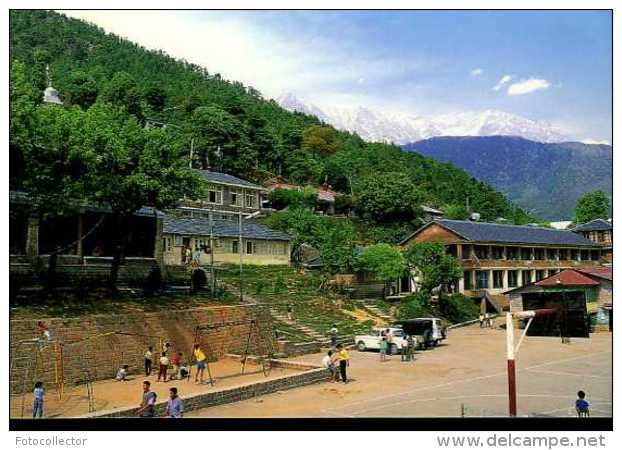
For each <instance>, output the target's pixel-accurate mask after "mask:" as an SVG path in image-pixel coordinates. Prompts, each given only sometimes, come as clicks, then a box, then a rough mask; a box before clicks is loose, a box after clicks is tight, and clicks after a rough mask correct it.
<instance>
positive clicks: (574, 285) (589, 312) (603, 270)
mask: <svg viewBox="0 0 622 450" xmlns="http://www.w3.org/2000/svg"><path fill="white" fill-rule="evenodd" d="M612 292H613V273H612V270H611V267H589V268H576V269H565V270H563V271H561V272H559V273H556V274H554V275H551V276H550V277H547V278H544V279H542V280H540V281H537V282H535V283H531V284H529V285H527V286H522V287H518V288H516V289H512V290H510V291H508V292H506V295H507V296H508V298H509V301H510V310H511V311H512V312H518V311H524V310H534V309H544V308H553V309H558V310H559V309H568V310H569V314H570V315H571V317H570V319H572V315H575V316H576V318H575V319H574V320H575V321H576V322H577V323H575V324H573V325H572V326H575V327H577V328H580V327H581V326H582V322H588V323H589V325H590V330H592V331H593V330H603V329H604V330H609V331H611V330H612V328H613V297H612Z"/></svg>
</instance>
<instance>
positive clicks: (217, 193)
mask: <svg viewBox="0 0 622 450" xmlns="http://www.w3.org/2000/svg"><path fill="white" fill-rule="evenodd" d="M207 202H208V203H216V204H218V205H222V188H218V187H210V188H209V189H208V191H207Z"/></svg>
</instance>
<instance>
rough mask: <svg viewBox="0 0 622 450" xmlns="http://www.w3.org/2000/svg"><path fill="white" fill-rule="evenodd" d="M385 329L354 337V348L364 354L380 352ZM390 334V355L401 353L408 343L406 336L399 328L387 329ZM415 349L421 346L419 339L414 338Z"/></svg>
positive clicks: (377, 329) (376, 329) (375, 329)
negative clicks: (391, 338)
mask: <svg viewBox="0 0 622 450" xmlns="http://www.w3.org/2000/svg"><path fill="white" fill-rule="evenodd" d="M385 330H386V328H374V329H373V330H372V331H371V333H369V334H364V335H359V336H355V337H354V342H356V347H357V348H358V350H359V351H361V352H364V351H365V350H380V341H381V340H382V332H383V331H385ZM389 330H391V333H392V334H393V342H392V344H391V347H392V348H391V349H390V353H391V354H396V353H398V352H401V351H402V349H405V348H406V347H408V341H407V340H406V336H407V335H406V334H405V333H404V330H403V329H402V328H401V327H389ZM414 338H415V348H417V347H419V346H420V345H421V344H422V340H421V338H419V337H417V336H415V337H414Z"/></svg>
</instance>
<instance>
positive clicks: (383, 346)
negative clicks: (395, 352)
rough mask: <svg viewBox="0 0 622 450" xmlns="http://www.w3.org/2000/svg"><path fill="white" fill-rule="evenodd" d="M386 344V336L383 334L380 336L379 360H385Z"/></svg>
mask: <svg viewBox="0 0 622 450" xmlns="http://www.w3.org/2000/svg"><path fill="white" fill-rule="evenodd" d="M387 345H388V343H387V337H386V336H384V335H383V336H382V337H381V338H380V362H385V361H386V360H387Z"/></svg>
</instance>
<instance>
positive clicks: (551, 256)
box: [546, 248, 557, 261]
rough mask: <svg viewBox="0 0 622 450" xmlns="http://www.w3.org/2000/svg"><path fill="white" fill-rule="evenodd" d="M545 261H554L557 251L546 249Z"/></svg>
mask: <svg viewBox="0 0 622 450" xmlns="http://www.w3.org/2000/svg"><path fill="white" fill-rule="evenodd" d="M546 259H548V260H549V261H555V260H556V259H557V251H556V250H555V249H554V248H547V249H546Z"/></svg>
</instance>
